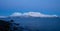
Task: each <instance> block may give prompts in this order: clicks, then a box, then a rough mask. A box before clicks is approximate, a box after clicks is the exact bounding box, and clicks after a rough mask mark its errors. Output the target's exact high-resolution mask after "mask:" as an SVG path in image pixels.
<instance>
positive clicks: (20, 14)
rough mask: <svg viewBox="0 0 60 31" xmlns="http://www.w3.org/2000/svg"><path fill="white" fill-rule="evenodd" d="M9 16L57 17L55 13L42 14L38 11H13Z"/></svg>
mask: <svg viewBox="0 0 60 31" xmlns="http://www.w3.org/2000/svg"><path fill="white" fill-rule="evenodd" d="M10 16H31V17H58V16H57V15H47V14H42V13H40V12H26V13H20V12H15V13H13V14H12V15H10Z"/></svg>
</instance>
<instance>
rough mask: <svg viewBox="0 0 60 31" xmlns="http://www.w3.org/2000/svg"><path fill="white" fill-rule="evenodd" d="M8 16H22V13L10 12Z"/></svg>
mask: <svg viewBox="0 0 60 31" xmlns="http://www.w3.org/2000/svg"><path fill="white" fill-rule="evenodd" d="M10 16H22V13H19V12H15V13H13V14H12V15H10Z"/></svg>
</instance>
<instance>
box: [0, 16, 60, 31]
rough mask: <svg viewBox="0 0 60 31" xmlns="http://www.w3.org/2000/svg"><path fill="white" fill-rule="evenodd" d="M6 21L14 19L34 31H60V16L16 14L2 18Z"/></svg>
mask: <svg viewBox="0 0 60 31" xmlns="http://www.w3.org/2000/svg"><path fill="white" fill-rule="evenodd" d="M0 19H3V20H6V21H10V20H14V22H15V23H19V24H20V25H21V26H23V27H24V28H26V29H31V30H33V31H36V30H39V31H40V30H41V31H60V17H31V16H28V17H23V16H14V17H6V18H0Z"/></svg>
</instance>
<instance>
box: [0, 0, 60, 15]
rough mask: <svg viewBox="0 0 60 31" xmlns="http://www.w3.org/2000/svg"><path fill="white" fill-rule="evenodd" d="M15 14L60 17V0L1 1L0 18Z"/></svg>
mask: <svg viewBox="0 0 60 31" xmlns="http://www.w3.org/2000/svg"><path fill="white" fill-rule="evenodd" d="M14 12H21V13H24V12H40V13H43V14H56V15H60V0H0V16H9V15H10V14H12V13H14Z"/></svg>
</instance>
